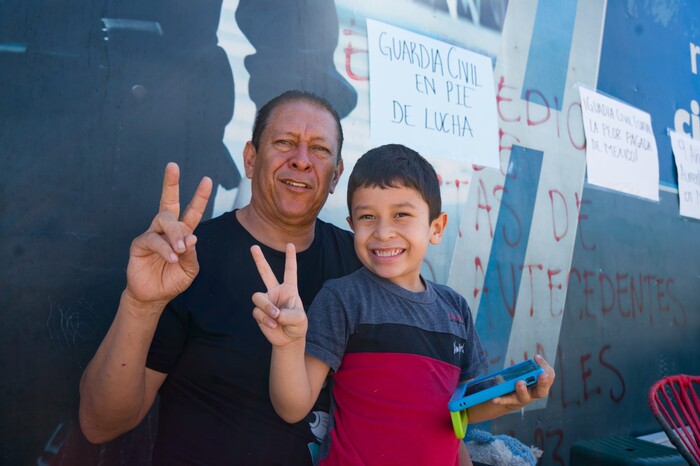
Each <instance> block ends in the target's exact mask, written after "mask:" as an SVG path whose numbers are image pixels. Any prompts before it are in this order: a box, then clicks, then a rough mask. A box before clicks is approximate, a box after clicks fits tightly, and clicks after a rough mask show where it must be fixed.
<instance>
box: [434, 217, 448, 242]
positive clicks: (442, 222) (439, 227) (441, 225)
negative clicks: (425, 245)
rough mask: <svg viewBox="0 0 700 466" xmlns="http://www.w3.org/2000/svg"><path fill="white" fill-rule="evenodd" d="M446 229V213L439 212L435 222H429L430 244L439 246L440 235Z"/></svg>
mask: <svg viewBox="0 0 700 466" xmlns="http://www.w3.org/2000/svg"><path fill="white" fill-rule="evenodd" d="M446 227H447V213H446V212H440V215H438V216H437V218H436V219H435V220H433V221H432V222H430V244H440V242H441V241H442V235H444V234H445V228H446Z"/></svg>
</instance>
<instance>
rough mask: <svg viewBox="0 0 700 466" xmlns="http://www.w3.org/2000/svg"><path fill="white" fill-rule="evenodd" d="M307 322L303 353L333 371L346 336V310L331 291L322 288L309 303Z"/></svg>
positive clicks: (338, 365) (341, 353) (348, 332)
mask: <svg viewBox="0 0 700 466" xmlns="http://www.w3.org/2000/svg"><path fill="white" fill-rule="evenodd" d="M308 319H309V327H308V331H307V334H306V354H308V355H311V356H314V357H316V358H318V359H320V360H321V361H323V362H325V363H326V364H328V366H329V367H330V368H331V370H333V371H337V370H338V368H339V367H340V362H341V361H342V359H343V355H344V354H345V348H346V346H347V342H348V338H349V335H350V325H349V322H348V316H347V312H346V307H345V306H344V305H343V303H342V302H341V300H340V298H339V297H338V296H337V295H336V294H335V293H334V292H333V291H332V290H331V288H329V287H328V286H327V285H324V286H323V288H321V291H319V292H318V294H317V295H316V298H314V300H313V302H312V303H311V307H310V308H309V311H308Z"/></svg>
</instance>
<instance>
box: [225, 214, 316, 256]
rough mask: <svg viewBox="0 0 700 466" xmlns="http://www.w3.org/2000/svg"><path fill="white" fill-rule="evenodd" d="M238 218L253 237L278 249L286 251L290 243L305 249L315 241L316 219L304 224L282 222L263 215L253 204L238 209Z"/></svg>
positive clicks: (301, 249)
mask: <svg viewBox="0 0 700 466" xmlns="http://www.w3.org/2000/svg"><path fill="white" fill-rule="evenodd" d="M236 218H237V219H238V221H239V222H240V224H241V225H242V226H243V228H245V229H246V230H247V231H248V233H250V234H251V235H252V236H253V238H255V239H256V240H258V241H260V242H261V243H262V244H264V245H265V246H268V247H270V248H272V249H275V250H277V251H284V250H285V249H286V246H287V244H288V243H292V244H294V247H295V248H296V251H297V252H301V251H305V250H306V249H308V248H309V246H311V243H313V241H314V232H315V227H316V221H315V220H314V221H313V222H311V223H310V224H303V225H296V224H290V223H280V222H279V221H273V220H272V219H269V218H268V217H266V216H264V215H261V214H260V213H259V212H258V211H257V210H256V209H255V207H254V206H253V205H251V204H248V205H246V206H245V207H242V208H240V209H238V210H237V211H236Z"/></svg>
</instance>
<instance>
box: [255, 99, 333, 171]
mask: <svg viewBox="0 0 700 466" xmlns="http://www.w3.org/2000/svg"><path fill="white" fill-rule="evenodd" d="M288 102H308V103H310V104H311V105H315V106H317V107H319V108H322V109H324V110H326V111H328V113H330V114H331V116H333V119H334V120H335V126H336V131H337V133H338V140H337V142H338V153H337V154H336V155H337V156H338V161H340V159H341V158H342V156H341V151H342V149H343V127H342V126H341V125H340V116H338V112H336V110H335V108H333V105H332V104H331V103H330V102H328V101H327V100H326V99H324V98H323V97H321V96H319V95H316V94H314V93H312V92H307V91H298V90H291V91H286V92H283V93H282V94H280V95H278V96H277V97H275V98H273V99H271V100H270V101H269V102H267V103H266V104H265V105H263V106H262V107H260V110H258V113H257V114H256V115H255V122H254V123H253V136H252V137H251V139H250V142H252V143H253V147H255V150H258V149H260V138H261V137H262V133H263V131H265V127H267V122H268V121H269V120H270V115H271V114H272V112H273V111H274V110H275V109H276V108H277V107H279V106H280V105H282V104H286V103H288Z"/></svg>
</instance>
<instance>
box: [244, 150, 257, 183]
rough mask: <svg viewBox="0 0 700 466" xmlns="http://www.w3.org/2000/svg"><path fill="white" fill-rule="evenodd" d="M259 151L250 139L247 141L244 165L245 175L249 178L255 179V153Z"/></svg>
mask: <svg viewBox="0 0 700 466" xmlns="http://www.w3.org/2000/svg"><path fill="white" fill-rule="evenodd" d="M256 154H257V151H256V150H255V146H254V145H253V143H252V142H250V141H248V142H246V143H245V147H244V148H243V167H244V169H245V176H246V177H248V178H249V179H253V171H254V170H255V155H256Z"/></svg>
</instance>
